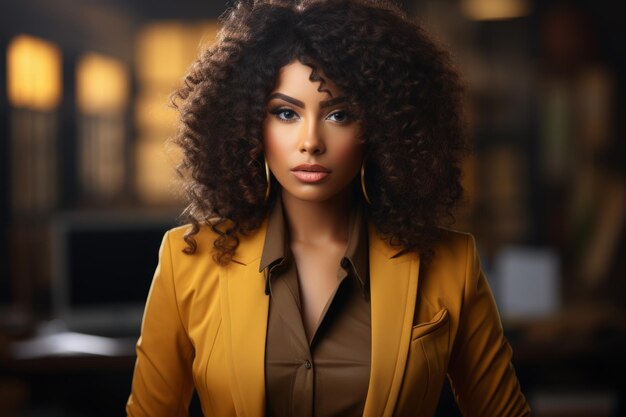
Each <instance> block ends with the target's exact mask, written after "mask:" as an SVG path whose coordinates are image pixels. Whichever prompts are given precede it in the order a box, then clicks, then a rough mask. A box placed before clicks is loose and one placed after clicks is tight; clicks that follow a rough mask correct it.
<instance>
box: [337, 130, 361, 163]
mask: <svg viewBox="0 0 626 417" xmlns="http://www.w3.org/2000/svg"><path fill="white" fill-rule="evenodd" d="M364 151H365V145H364V144H363V143H362V142H359V141H358V139H357V138H356V137H355V136H350V137H346V138H345V140H343V141H339V142H338V143H337V144H336V147H335V149H334V155H335V158H336V161H337V162H338V163H341V164H343V165H345V166H346V167H353V166H356V165H360V164H361V160H362V159H363V154H364Z"/></svg>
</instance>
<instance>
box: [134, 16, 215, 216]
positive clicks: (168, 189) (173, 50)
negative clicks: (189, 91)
mask: <svg viewBox="0 0 626 417" xmlns="http://www.w3.org/2000/svg"><path fill="white" fill-rule="evenodd" d="M217 32H218V24H217V21H215V20H208V21H200V22H197V23H195V24H191V23H189V22H184V23H182V22H175V21H174V22H173V21H169V22H157V23H153V24H151V25H149V26H146V27H145V28H144V29H143V30H142V31H141V32H140V33H139V35H138V37H137V43H136V46H137V49H136V54H135V56H136V57H137V82H138V93H137V99H136V107H135V123H136V126H137V130H138V135H139V137H138V138H137V140H136V141H135V143H136V145H135V146H136V147H135V156H136V159H135V162H136V163H135V167H136V170H135V186H136V189H137V192H138V194H139V196H140V197H141V198H142V200H144V201H145V202H147V203H151V204H163V203H165V204H169V203H171V202H173V201H176V200H178V199H179V197H180V184H177V182H176V179H177V177H176V175H175V171H174V166H175V165H176V164H177V162H178V161H179V160H180V158H181V155H180V150H179V149H177V148H174V149H170V150H169V153H167V152H165V150H166V149H165V147H164V142H165V140H166V139H167V138H168V137H171V136H172V135H173V134H174V133H175V132H176V123H177V117H178V113H177V112H176V111H175V110H173V109H172V108H171V107H169V106H168V104H169V95H170V94H171V93H172V92H173V91H175V89H176V88H177V87H180V86H181V85H182V80H183V77H184V75H185V73H186V72H187V70H188V68H189V66H190V65H191V64H192V63H193V62H194V60H195V59H196V58H197V57H198V54H199V53H200V52H201V51H202V49H203V48H205V47H207V46H209V45H210V44H212V43H213V42H214V41H215V38H216V35H217Z"/></svg>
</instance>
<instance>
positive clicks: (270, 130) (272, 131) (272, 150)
mask: <svg viewBox="0 0 626 417" xmlns="http://www.w3.org/2000/svg"><path fill="white" fill-rule="evenodd" d="M282 136H283V135H281V132H280V129H278V128H277V127H276V126H274V124H273V123H271V122H266V123H265V124H264V125H263V147H264V148H265V155H266V157H267V158H268V159H270V160H275V159H279V160H280V159H281V158H280V155H282V154H283V153H284V152H285V149H286V148H285V141H284V140H281V138H282Z"/></svg>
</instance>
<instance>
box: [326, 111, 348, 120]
mask: <svg viewBox="0 0 626 417" xmlns="http://www.w3.org/2000/svg"><path fill="white" fill-rule="evenodd" d="M328 119H330V120H332V121H333V122H337V123H346V122H349V121H350V120H351V119H350V115H349V114H348V112H347V111H345V110H338V111H336V112H333V113H331V114H329V115H328Z"/></svg>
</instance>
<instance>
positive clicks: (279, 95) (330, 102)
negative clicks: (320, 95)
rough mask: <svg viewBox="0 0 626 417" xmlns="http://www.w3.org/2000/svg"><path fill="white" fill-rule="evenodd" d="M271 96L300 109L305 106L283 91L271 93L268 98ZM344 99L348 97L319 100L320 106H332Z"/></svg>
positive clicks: (346, 99)
mask: <svg viewBox="0 0 626 417" xmlns="http://www.w3.org/2000/svg"><path fill="white" fill-rule="evenodd" d="M273 98H280V99H282V100H285V101H286V102H288V103H291V104H293V105H294V106H298V107H300V108H302V109H304V107H305V106H304V103H303V102H301V101H300V100H298V99H297V98H293V97H289V96H288V95H286V94H283V93H273V94H271V95H270V96H269V100H271V99H273ZM344 101H348V98H347V97H346V96H341V97H335V98H331V99H330V100H324V101H320V108H324V107H330V106H334V105H335V104H338V103H343V102H344Z"/></svg>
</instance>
